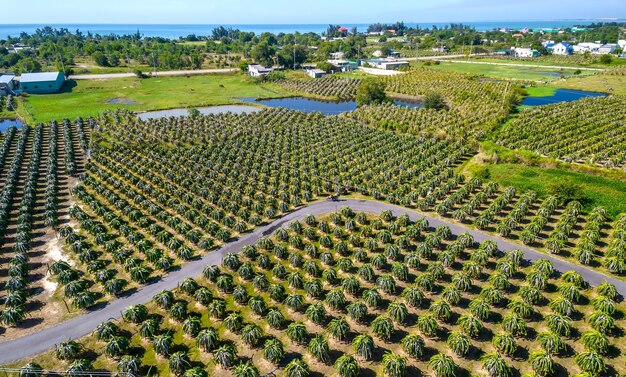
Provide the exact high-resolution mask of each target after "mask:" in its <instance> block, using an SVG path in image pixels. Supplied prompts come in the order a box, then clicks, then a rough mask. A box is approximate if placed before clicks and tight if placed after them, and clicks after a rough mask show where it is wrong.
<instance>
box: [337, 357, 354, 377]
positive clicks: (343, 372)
mask: <svg viewBox="0 0 626 377" xmlns="http://www.w3.org/2000/svg"><path fill="white" fill-rule="evenodd" d="M335 370H336V371H337V374H338V375H339V376H340V377H357V376H358V375H359V364H358V363H357V362H356V360H355V359H354V357H352V356H350V355H345V354H344V355H341V356H340V357H339V358H338V359H337V361H335Z"/></svg>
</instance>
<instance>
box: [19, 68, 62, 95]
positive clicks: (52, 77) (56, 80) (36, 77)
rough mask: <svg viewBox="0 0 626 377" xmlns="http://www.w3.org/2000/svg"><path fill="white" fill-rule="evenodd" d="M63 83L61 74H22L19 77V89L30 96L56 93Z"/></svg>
mask: <svg viewBox="0 0 626 377" xmlns="http://www.w3.org/2000/svg"><path fill="white" fill-rule="evenodd" d="M64 82H65V75H64V74H63V72H38V73H24V74H22V77H20V89H21V91H22V92H26V93H31V94H45V93H56V92H58V91H59V90H61V87H62V86H63V83H64Z"/></svg>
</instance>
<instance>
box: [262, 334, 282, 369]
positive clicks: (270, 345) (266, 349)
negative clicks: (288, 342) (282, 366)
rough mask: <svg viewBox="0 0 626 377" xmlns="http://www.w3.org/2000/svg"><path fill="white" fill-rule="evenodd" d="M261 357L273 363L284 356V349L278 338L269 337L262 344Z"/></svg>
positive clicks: (276, 362)
mask: <svg viewBox="0 0 626 377" xmlns="http://www.w3.org/2000/svg"><path fill="white" fill-rule="evenodd" d="M263 357H264V358H265V360H267V361H269V362H270V363H273V364H279V363H280V362H281V361H282V360H283V359H284V358H285V350H284V349H283V344H282V343H281V342H280V340H278V339H276V338H270V339H268V340H266V341H265V344H264V345H263Z"/></svg>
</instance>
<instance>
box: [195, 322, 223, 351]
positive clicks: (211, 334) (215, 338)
mask: <svg viewBox="0 0 626 377" xmlns="http://www.w3.org/2000/svg"><path fill="white" fill-rule="evenodd" d="M218 342H219V335H218V334H217V331H216V330H215V329H213V328H211V327H209V328H208V329H204V330H201V331H200V332H199V333H198V335H197V336H196V346H197V347H198V348H201V349H202V350H204V352H211V351H212V350H214V349H215V348H216V347H217V344H218Z"/></svg>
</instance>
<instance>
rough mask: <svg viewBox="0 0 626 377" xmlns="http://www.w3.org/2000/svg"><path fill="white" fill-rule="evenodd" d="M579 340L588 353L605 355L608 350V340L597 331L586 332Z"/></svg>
mask: <svg viewBox="0 0 626 377" xmlns="http://www.w3.org/2000/svg"><path fill="white" fill-rule="evenodd" d="M580 340H581V342H582V343H583V344H584V345H585V348H586V349H587V350H589V351H593V352H598V353H601V354H606V353H607V352H608V350H609V340H608V338H607V337H606V335H604V334H603V333H601V332H599V331H587V332H585V333H584V334H583V335H582V337H581V338H580Z"/></svg>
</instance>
